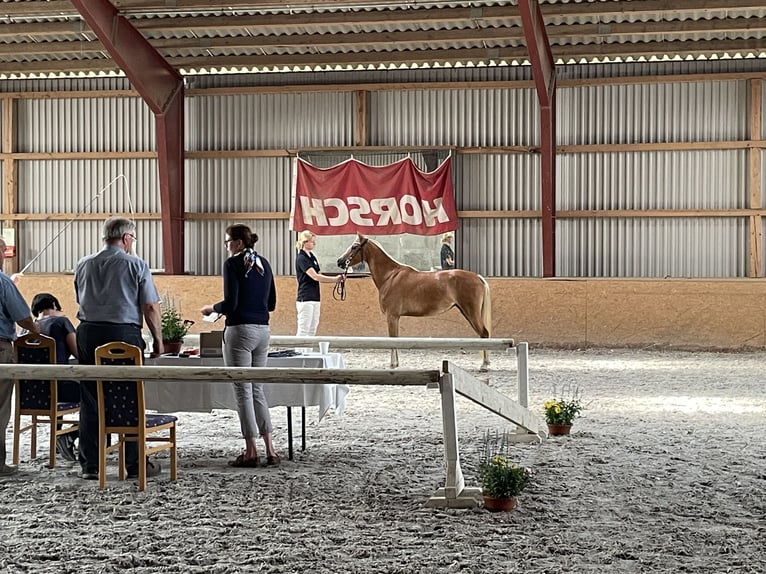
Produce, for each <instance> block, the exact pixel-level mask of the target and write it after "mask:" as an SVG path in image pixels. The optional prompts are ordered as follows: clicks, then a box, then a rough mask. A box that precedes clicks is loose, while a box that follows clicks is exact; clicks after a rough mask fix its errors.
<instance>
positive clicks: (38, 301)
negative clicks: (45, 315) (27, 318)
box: [32, 293, 61, 317]
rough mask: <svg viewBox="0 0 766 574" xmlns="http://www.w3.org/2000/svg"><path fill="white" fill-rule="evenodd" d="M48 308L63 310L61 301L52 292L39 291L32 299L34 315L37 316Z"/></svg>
mask: <svg viewBox="0 0 766 574" xmlns="http://www.w3.org/2000/svg"><path fill="white" fill-rule="evenodd" d="M46 309H55V310H56V311H61V303H59V300H58V299H56V298H55V297H54V296H53V295H51V294H50V293H38V294H37V295H35V296H34V298H33V299H32V315H33V316H35V317H37V316H38V315H39V314H40V313H42V312H43V311H45V310H46Z"/></svg>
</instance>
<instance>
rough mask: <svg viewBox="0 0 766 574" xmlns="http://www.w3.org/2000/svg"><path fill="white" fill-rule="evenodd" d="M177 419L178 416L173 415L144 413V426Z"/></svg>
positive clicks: (156, 425)
mask: <svg viewBox="0 0 766 574" xmlns="http://www.w3.org/2000/svg"><path fill="white" fill-rule="evenodd" d="M177 420H178V417H174V416H173V415H146V428H151V427H158V426H160V425H164V424H167V423H172V422H174V421H177Z"/></svg>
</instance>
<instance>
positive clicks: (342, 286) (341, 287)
mask: <svg viewBox="0 0 766 574" xmlns="http://www.w3.org/2000/svg"><path fill="white" fill-rule="evenodd" d="M365 243H367V238H366V237H365V238H364V239H363V240H362V241H360V242H359V243H354V244H353V245H352V246H351V249H350V250H349V252H348V257H346V258H345V259H344V260H343V261H342V262H341V263H343V265H338V266H339V267H341V268H342V269H343V274H342V275H341V277H342V279H341V280H340V281H339V282H338V283H336V284H335V286H334V287H333V288H332V298H333V299H335V300H337V301H345V300H346V278H347V277H348V266H349V264H350V263H351V260H352V259H353V258H354V256H355V255H356V254H357V253H359V252H360V251H362V250H363V249H364V244H365Z"/></svg>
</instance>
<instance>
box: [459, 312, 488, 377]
mask: <svg viewBox="0 0 766 574" xmlns="http://www.w3.org/2000/svg"><path fill="white" fill-rule="evenodd" d="M466 307H467V309H464V308H463V307H462V306H458V310H459V311H460V313H461V314H462V315H463V317H465V319H466V321H468V323H469V324H470V325H471V328H472V329H473V330H474V332H475V333H476V334H477V335H478V336H479V337H481V338H483V339H486V338H488V337H489V328H488V326H487V325H485V324H484V318H483V317H482V313H481V306H480V305H476V304H471V305H466ZM479 370H480V371H488V370H489V351H486V350H484V351H481V367H479Z"/></svg>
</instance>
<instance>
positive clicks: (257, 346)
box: [201, 224, 280, 467]
mask: <svg viewBox="0 0 766 574" xmlns="http://www.w3.org/2000/svg"><path fill="white" fill-rule="evenodd" d="M257 241H258V235H257V234H255V233H253V232H252V231H251V230H250V228H249V227H247V226H246V225H241V224H236V225H230V226H229V227H228V228H227V229H226V239H225V240H224V242H223V243H224V245H225V246H226V250H227V252H228V254H229V258H228V259H226V261H225V262H224V264H223V300H222V301H219V302H218V303H216V304H215V305H206V306H204V307H203V308H202V309H201V311H202V314H203V315H210V314H211V313H213V312H215V313H221V314H222V315H226V327H225V329H224V332H223V358H224V364H225V365H226V366H227V367H263V366H265V365H266V359H267V356H268V352H269V340H270V338H271V331H270V329H269V313H271V312H273V311H274V309H275V308H276V306H277V290H276V286H275V284H274V275H273V274H272V271H271V265H269V262H268V261H267V260H266V258H264V257H263V256H262V255H260V254H258V253H257V252H256V251H255V249H253V248H254V246H255V244H256V242H257ZM234 390H235V392H236V396H237V412H238V413H239V423H240V427H241V429H242V436H243V437H244V439H245V451H244V452H243V453H242V454H240V455H239V456H238V457H237V458H236V459H234V460H233V461H231V462H229V465H231V466H238V467H256V466H259V464H260V459H259V457H258V449H257V444H256V439H257V436H258V435H259V434H260V436H261V438H262V439H263V443H264V445H265V447H266V464H267V465H269V466H273V465H278V464H279V462H280V459H279V455H278V454H277V452H276V451H275V450H274V444H273V443H272V440H271V433H272V426H271V415H270V414H269V405H268V403H267V402H266V397H265V395H264V394H263V384H262V383H250V382H244V381H243V382H237V383H234Z"/></svg>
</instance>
